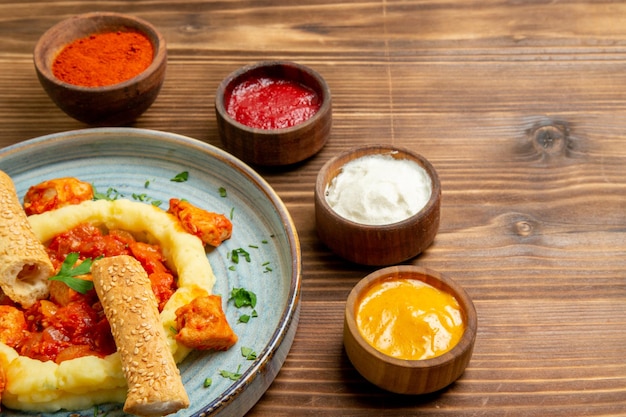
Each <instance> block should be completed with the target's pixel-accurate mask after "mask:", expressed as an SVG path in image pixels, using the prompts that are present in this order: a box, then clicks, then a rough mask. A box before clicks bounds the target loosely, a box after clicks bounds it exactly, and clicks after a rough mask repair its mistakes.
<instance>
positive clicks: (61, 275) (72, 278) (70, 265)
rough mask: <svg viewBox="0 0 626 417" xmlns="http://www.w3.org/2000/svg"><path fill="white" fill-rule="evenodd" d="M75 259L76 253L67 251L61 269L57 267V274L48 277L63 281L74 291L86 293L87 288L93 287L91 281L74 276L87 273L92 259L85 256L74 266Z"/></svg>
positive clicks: (76, 257) (76, 258)
mask: <svg viewBox="0 0 626 417" xmlns="http://www.w3.org/2000/svg"><path fill="white" fill-rule="evenodd" d="M98 259H99V258H98ZM77 260H78V253H76V252H72V253H69V254H68V255H67V256H66V257H65V260H64V261H63V264H62V265H61V269H59V272H58V274H56V275H55V276H53V277H51V278H50V279H51V280H53V281H61V282H64V283H65V285H67V286H68V287H70V288H71V289H73V290H74V291H76V292H79V293H81V294H86V293H87V292H88V291H89V290H91V289H92V288H93V282H92V281H88V280H85V279H80V278H76V277H77V276H79V275H85V274H88V273H89V271H90V270H91V264H92V263H93V261H92V260H91V258H87V259H85V260H84V261H83V262H81V263H80V265H78V266H74V265H75V264H76V261H77Z"/></svg>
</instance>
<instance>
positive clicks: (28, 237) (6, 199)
mask: <svg viewBox="0 0 626 417" xmlns="http://www.w3.org/2000/svg"><path fill="white" fill-rule="evenodd" d="M52 275H54V267H53V266H52V263H51V262H50V258H48V255H47V254H46V250H45V248H44V246H43V244H42V243H41V242H40V241H39V240H38V239H37V237H36V236H35V234H34V233H33V231H32V229H31V226H30V223H29V222H28V217H26V213H25V212H24V210H23V209H22V206H21V204H20V201H19V199H18V198H17V193H16V191H15V186H14V185H13V181H12V180H11V178H10V177H9V176H8V175H7V174H6V173H4V172H2V171H0V288H2V291H3V292H4V293H5V294H6V295H7V296H8V297H9V298H10V299H11V300H13V301H14V302H16V303H19V304H21V305H22V306H23V307H25V308H28V307H30V306H32V305H33V304H35V302H36V301H37V300H40V299H43V298H46V297H47V296H48V278H49V277H51V276H52Z"/></svg>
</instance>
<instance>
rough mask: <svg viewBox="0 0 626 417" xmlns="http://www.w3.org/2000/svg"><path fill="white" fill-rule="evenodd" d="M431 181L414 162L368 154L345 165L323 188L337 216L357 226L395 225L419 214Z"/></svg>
mask: <svg viewBox="0 0 626 417" xmlns="http://www.w3.org/2000/svg"><path fill="white" fill-rule="evenodd" d="M431 193H432V181H431V179H430V177H429V176H428V173H427V172H426V170H425V169H424V168H423V167H422V166H421V165H419V164H418V163H417V162H414V161H411V160H408V159H395V158H393V157H392V156H391V155H367V156H363V157H361V158H357V159H355V160H352V161H350V162H348V163H347V164H345V165H344V166H343V168H342V170H341V172H340V173H339V174H338V175H337V176H336V177H335V178H334V179H333V180H332V181H331V183H330V184H329V185H328V187H327V189H326V201H327V202H328V204H329V205H330V206H331V207H332V208H333V210H335V212H336V213H337V214H339V215H340V216H342V217H345V218H346V219H348V220H351V221H353V222H356V223H362V224H368V225H380V224H390V223H396V222H399V221H402V220H405V219H407V218H408V217H410V216H412V215H414V214H415V213H417V212H419V211H420V210H421V209H422V208H424V206H425V205H426V203H428V200H429V198H430V195H431Z"/></svg>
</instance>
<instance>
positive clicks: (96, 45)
mask: <svg viewBox="0 0 626 417" xmlns="http://www.w3.org/2000/svg"><path fill="white" fill-rule="evenodd" d="M153 55H154V50H153V47H152V43H150V40H149V39H148V38H147V37H146V36H145V35H143V34H141V33H137V32H107V33H97V34H93V35H90V36H88V37H86V38H82V39H78V40H75V41H74V42H72V43H70V44H69V45H67V46H66V47H65V48H63V50H61V52H60V53H59V55H57V57H56V58H55V60H54V62H53V64H52V73H53V74H54V76H55V77H57V78H58V79H60V80H62V81H65V82H66V83H69V84H74V85H79V86H84V87H100V86H105V85H112V84H117V83H121V82H122V81H126V80H129V79H131V78H133V77H134V76H136V75H139V74H140V73H141V72H142V71H144V70H145V69H146V68H148V67H149V66H150V64H151V63H152V58H153Z"/></svg>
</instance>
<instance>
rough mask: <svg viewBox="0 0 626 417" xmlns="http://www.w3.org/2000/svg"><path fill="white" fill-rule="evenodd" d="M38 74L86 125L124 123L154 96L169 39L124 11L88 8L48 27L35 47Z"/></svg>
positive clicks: (50, 93)
mask: <svg viewBox="0 0 626 417" xmlns="http://www.w3.org/2000/svg"><path fill="white" fill-rule="evenodd" d="M33 60H34V64H35V70H36V72H37V77H38V78H39V82H40V83H41V85H42V87H43V88H44V90H45V91H46V93H47V94H48V96H49V97H50V98H51V99H52V101H53V102H54V103H55V104H56V105H57V106H58V107H59V108H60V109H61V110H63V111H64V112H65V113H66V114H67V115H69V116H71V117H73V118H74V119H76V120H78V121H81V122H83V123H86V124H91V125H98V126H121V125H127V124H130V123H132V122H133V121H135V120H136V119H137V118H138V117H139V116H140V115H142V114H143V113H144V112H145V111H146V110H148V108H150V106H151V105H152V104H153V103H154V101H155V100H156V98H157V96H158V94H159V92H160V90H161V87H162V85H163V81H164V79H165V70H166V65H167V49H166V44H165V39H164V38H163V36H162V35H161V34H160V33H159V31H158V30H157V29H156V28H155V27H154V26H153V25H152V24H150V23H149V22H147V21H145V20H143V19H140V18H137V17H134V16H129V15H125V14H120V13H110V12H94V13H86V14H81V15H77V16H73V17H70V18H69V19H66V20H63V21H61V22H59V23H57V24H56V25H54V26H53V27H51V28H50V29H48V30H47V31H46V32H45V33H44V34H43V35H42V36H41V37H40V38H39V41H38V42H37V44H36V46H35V50H34V53H33Z"/></svg>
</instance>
